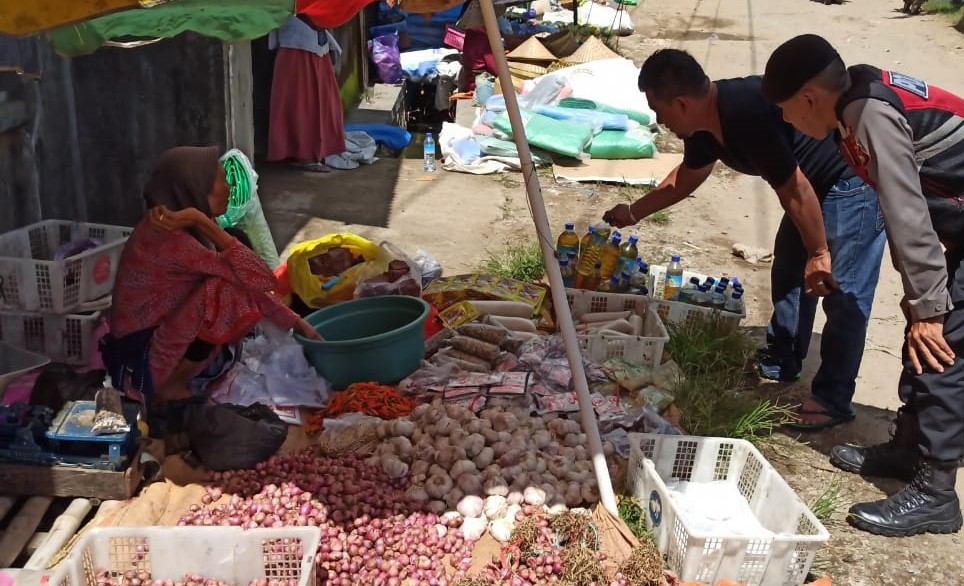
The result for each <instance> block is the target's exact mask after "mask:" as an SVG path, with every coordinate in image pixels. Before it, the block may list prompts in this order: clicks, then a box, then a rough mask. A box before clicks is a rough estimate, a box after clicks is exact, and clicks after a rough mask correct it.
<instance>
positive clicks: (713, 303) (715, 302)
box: [710, 283, 726, 311]
mask: <svg viewBox="0 0 964 586" xmlns="http://www.w3.org/2000/svg"><path fill="white" fill-rule="evenodd" d="M725 292H726V287H725V286H724V285H723V284H722V283H720V284H718V285H717V286H716V289H714V290H713V292H712V293H710V307H712V308H713V309H718V310H721V311H722V310H723V308H724V307H726V295H725V294H724V293H725Z"/></svg>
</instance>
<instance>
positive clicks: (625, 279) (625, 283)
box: [614, 271, 631, 293]
mask: <svg viewBox="0 0 964 586" xmlns="http://www.w3.org/2000/svg"><path fill="white" fill-rule="evenodd" d="M614 277H615V275H614ZM630 278H631V277H630V274H629V271H623V272H622V273H620V275H619V292H620V293H627V292H629V280H630Z"/></svg>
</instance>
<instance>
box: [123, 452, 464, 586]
mask: <svg viewBox="0 0 964 586" xmlns="http://www.w3.org/2000/svg"><path fill="white" fill-rule="evenodd" d="M212 480H214V481H215V482H216V483H218V484H219V485H220V486H216V487H208V488H207V490H206V493H205V495H204V497H203V499H202V501H203V502H202V504H200V505H192V507H191V512H190V513H189V514H187V515H185V516H184V517H182V518H181V520H180V522H179V525H215V526H217V525H227V526H239V527H245V528H256V527H285V526H317V527H319V528H321V531H322V539H321V545H320V547H319V554H318V558H317V563H318V568H317V570H316V571H317V573H318V579H319V583H325V584H328V585H330V586H349V585H351V586H354V585H355V584H385V585H386V586H400V585H401V584H402V583H403V582H404V581H406V580H411V581H412V583H417V584H426V585H447V584H449V583H450V582H451V580H452V579H457V578H459V577H461V576H464V574H465V571H466V570H468V569H469V566H470V565H471V560H472V547H473V543H472V542H471V541H467V540H465V539H463V537H462V535H461V534H460V533H459V532H458V531H453V530H451V529H454V528H457V527H458V526H459V525H461V523H462V520H461V518H454V517H451V516H450V517H448V518H442V517H438V516H436V515H435V514H433V513H429V512H426V511H425V508H424V504H421V503H417V502H414V501H412V500H411V499H409V498H408V497H407V496H406V493H405V491H404V488H405V487H406V485H407V481H406V480H405V479H404V478H396V479H391V478H389V477H388V476H387V475H386V474H385V473H384V472H382V471H381V470H378V469H376V468H372V467H370V466H367V465H365V463H364V461H363V460H362V459H361V458H359V457H355V456H350V457H347V458H340V459H332V458H318V457H315V456H313V455H312V454H311V453H309V452H302V453H299V454H295V455H291V456H285V457H279V456H275V457H273V458H271V459H270V460H268V461H267V462H264V463H263V464H260V465H259V466H258V467H257V468H256V469H255V470H246V471H235V472H224V473H214V474H213V475H212ZM449 567H451V568H453V571H452V574H453V576H454V578H449V577H447V574H448V573H449V572H448V569H449ZM132 586H133V585H132Z"/></svg>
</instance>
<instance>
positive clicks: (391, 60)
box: [368, 33, 402, 84]
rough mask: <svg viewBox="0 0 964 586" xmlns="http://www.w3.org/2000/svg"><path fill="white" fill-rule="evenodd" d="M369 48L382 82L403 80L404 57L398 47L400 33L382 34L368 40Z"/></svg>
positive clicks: (390, 82) (391, 82) (389, 82)
mask: <svg viewBox="0 0 964 586" xmlns="http://www.w3.org/2000/svg"><path fill="white" fill-rule="evenodd" d="M368 50H369V52H371V54H372V61H373V62H374V63H375V68H376V69H377V70H378V78H379V79H380V80H382V83H388V84H393V83H398V82H400V81H402V58H401V52H400V51H399V49H398V33H392V34H388V35H382V36H380V37H375V38H374V39H372V40H370V41H368Z"/></svg>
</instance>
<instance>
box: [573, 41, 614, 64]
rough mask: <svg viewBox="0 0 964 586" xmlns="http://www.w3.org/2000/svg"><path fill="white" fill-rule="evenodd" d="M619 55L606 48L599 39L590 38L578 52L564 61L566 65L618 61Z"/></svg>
mask: <svg viewBox="0 0 964 586" xmlns="http://www.w3.org/2000/svg"><path fill="white" fill-rule="evenodd" d="M618 57H619V53H616V52H615V51H613V50H612V49H610V48H609V47H607V46H606V43H604V42H602V41H601V40H599V37H589V38H588V39H586V40H585V41H584V42H583V44H582V46H580V47H579V48H578V49H576V52H575V53H573V54H572V55H570V56H568V57H566V58H565V59H563V61H565V62H566V63H589V62H590V61H602V60H603V59H616V58H618Z"/></svg>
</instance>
